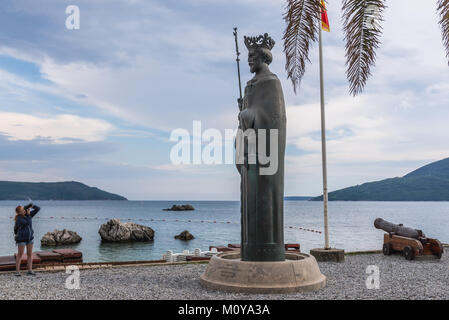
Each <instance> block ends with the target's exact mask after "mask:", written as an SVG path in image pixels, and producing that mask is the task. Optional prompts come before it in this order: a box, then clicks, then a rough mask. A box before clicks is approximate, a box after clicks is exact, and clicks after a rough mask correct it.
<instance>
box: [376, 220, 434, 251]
mask: <svg viewBox="0 0 449 320" xmlns="http://www.w3.org/2000/svg"><path fill="white" fill-rule="evenodd" d="M374 227H376V229H381V230H383V231H385V232H386V233H385V235H384V244H383V248H382V251H383V253H384V255H387V256H389V255H391V254H393V253H394V252H402V253H403V254H404V256H405V258H406V259H407V260H413V259H414V258H415V257H417V256H429V255H433V256H435V257H436V258H437V259H441V256H442V255H443V246H442V245H441V243H440V241H438V240H437V239H431V238H427V237H426V235H425V234H424V233H423V232H422V231H421V230H418V229H413V228H409V227H404V225H402V224H394V223H391V222H388V221H386V220H383V219H381V218H377V219H376V220H375V221H374Z"/></svg>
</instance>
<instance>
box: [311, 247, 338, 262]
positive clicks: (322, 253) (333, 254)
mask: <svg viewBox="0 0 449 320" xmlns="http://www.w3.org/2000/svg"><path fill="white" fill-rule="evenodd" d="M310 254H311V255H312V256H314V257H315V259H316V260H317V261H318V262H344V261H345V250H343V249H333V248H331V249H324V248H323V249H321V248H319V249H312V250H310Z"/></svg>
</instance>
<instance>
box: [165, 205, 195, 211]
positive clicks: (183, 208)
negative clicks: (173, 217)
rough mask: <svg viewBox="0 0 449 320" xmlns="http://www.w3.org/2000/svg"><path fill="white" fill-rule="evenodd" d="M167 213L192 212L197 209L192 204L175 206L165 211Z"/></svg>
mask: <svg viewBox="0 0 449 320" xmlns="http://www.w3.org/2000/svg"><path fill="white" fill-rule="evenodd" d="M164 210H165V211H191V210H195V208H194V207H193V206H192V205H190V204H181V205H177V204H174V205H173V206H172V207H171V208H168V209H164Z"/></svg>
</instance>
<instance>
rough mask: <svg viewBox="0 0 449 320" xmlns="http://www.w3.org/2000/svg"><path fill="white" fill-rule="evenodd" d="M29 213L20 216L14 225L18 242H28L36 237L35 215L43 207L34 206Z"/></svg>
mask: <svg viewBox="0 0 449 320" xmlns="http://www.w3.org/2000/svg"><path fill="white" fill-rule="evenodd" d="M32 208H33V210H32V211H31V212H30V214H29V215H25V216H18V217H17V220H16V223H15V225H14V234H15V235H16V236H15V240H16V242H26V241H31V240H33V239H34V231H33V217H34V216H35V215H36V214H37V213H38V212H39V210H40V209H41V208H39V207H38V206H33V207H32Z"/></svg>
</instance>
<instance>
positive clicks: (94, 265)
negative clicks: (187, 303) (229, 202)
mask: <svg viewBox="0 0 449 320" xmlns="http://www.w3.org/2000/svg"><path fill="white" fill-rule="evenodd" d="M442 245H443V247H444V248H445V249H449V244H442ZM344 254H345V257H350V256H361V255H378V254H382V250H363V251H349V252H345V253H344ZM446 254H449V253H446ZM397 255H399V254H397ZM443 255H444V254H443ZM424 260H425V259H424ZM428 260H432V259H428ZM418 261H419V259H418ZM208 263H209V260H201V261H179V262H167V261H165V260H141V261H100V262H83V263H61V264H55V265H47V266H40V267H38V268H34V267H33V270H34V271H36V272H39V273H41V272H59V271H63V270H66V268H67V267H68V266H77V267H78V268H79V270H91V269H107V268H130V267H154V266H172V265H189V264H208ZM320 263H321V262H320ZM343 264H344V263H343ZM14 273H15V271H0V276H1V275H4V274H14Z"/></svg>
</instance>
